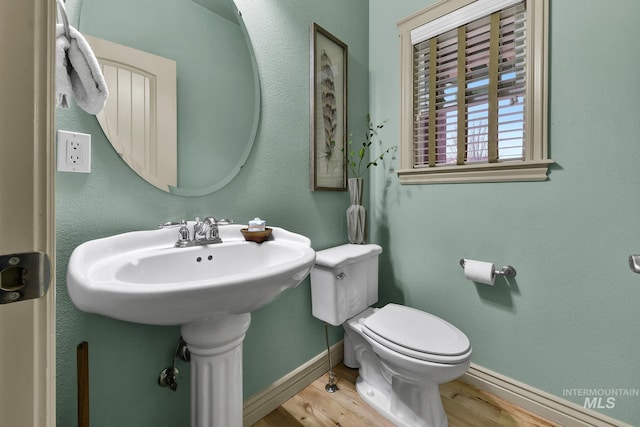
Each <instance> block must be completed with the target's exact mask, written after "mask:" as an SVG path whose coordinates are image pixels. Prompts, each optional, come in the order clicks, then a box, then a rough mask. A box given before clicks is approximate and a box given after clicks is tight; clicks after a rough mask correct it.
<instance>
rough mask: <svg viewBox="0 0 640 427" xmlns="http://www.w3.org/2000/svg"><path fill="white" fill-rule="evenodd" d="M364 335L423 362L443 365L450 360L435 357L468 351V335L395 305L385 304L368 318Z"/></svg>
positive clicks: (424, 315)
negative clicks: (441, 362) (428, 361)
mask: <svg viewBox="0 0 640 427" xmlns="http://www.w3.org/2000/svg"><path fill="white" fill-rule="evenodd" d="M363 332H364V333H365V334H366V335H367V336H368V337H369V338H371V339H374V340H376V341H378V342H379V343H380V344H383V345H387V346H388V347H392V348H393V350H395V351H398V352H400V353H403V354H406V355H407V356H411V357H416V358H419V359H423V360H433V361H443V362H444V360H443V359H445V360H448V359H449V358H448V357H444V358H442V357H437V356H460V355H464V354H466V353H468V352H469V351H470V348H471V344H470V342H469V339H468V338H467V336H466V335H465V334H464V333H462V331H460V330H459V329H458V328H456V327H455V326H453V325H452V324H450V323H449V322H447V321H445V320H442V319H440V318H439V317H437V316H434V315H432V314H429V313H425V312H424V311H421V310H417V309H415V308H411V307H405V306H402V305H397V304H387V305H386V306H384V307H383V308H381V309H380V310H378V311H376V312H375V313H374V314H372V315H371V316H369V317H367V318H366V319H365V320H364V322H363ZM380 338H381V339H380ZM389 343H390V344H391V345H388V344H389ZM432 356H436V357H432ZM453 359H455V358H453Z"/></svg>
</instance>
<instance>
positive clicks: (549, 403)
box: [459, 363, 632, 427]
mask: <svg viewBox="0 0 640 427" xmlns="http://www.w3.org/2000/svg"><path fill="white" fill-rule="evenodd" d="M459 380H460V381H463V382H465V383H467V384H471V385H474V386H476V387H477V388H479V389H481V390H485V391H487V392H489V393H491V394H493V395H494V396H497V397H499V398H501V399H504V400H506V401H508V402H510V403H513V404H514V405H516V406H519V407H521V408H523V409H526V410H527V411H530V412H532V413H534V414H536V415H539V416H541V417H543V418H546V419H548V420H549V421H553V422H555V423H558V424H560V425H563V426H572V427H574V426H575V427H582V426H584V427H590V426H597V427H632V426H631V425H629V424H625V423H623V422H621V421H618V420H615V419H613V418H611V417H608V416H606V415H603V414H600V413H598V412H595V411H592V410H591V409H587V408H583V407H582V406H580V405H577V404H575V403H573V402H569V401H568V400H565V399H562V398H560V397H558V396H554V395H552V394H549V393H546V392H544V391H542V390H538V389H536V388H533V387H531V386H529V385H527V384H524V383H521V382H519V381H516V380H514V379H512V378H509V377H506V376H504V375H500V374H498V373H497V372H493V371H491V370H489V369H487V368H483V367H482V366H478V365H476V364H475V363H472V364H471V367H470V368H469V370H468V371H467V372H466V373H465V374H464V375H463V376H462V377H460V378H459Z"/></svg>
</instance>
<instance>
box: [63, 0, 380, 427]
mask: <svg viewBox="0 0 640 427" xmlns="http://www.w3.org/2000/svg"><path fill="white" fill-rule="evenodd" d="M236 4H237V6H238V8H239V9H240V10H241V12H242V14H243V17H244V20H245V23H246V26H247V29H248V31H249V34H250V36H251V39H252V43H253V47H254V50H255V53H256V57H257V62H258V67H259V71H260V76H261V83H262V116H261V124H260V128H259V131H258V136H257V140H256V143H255V145H254V147H253V151H252V153H251V155H250V157H249V160H248V162H247V164H246V165H245V167H244V168H243V169H242V170H241V172H240V174H239V175H238V176H237V177H236V178H235V179H234V180H233V181H232V182H231V183H230V184H228V185H227V186H225V187H224V188H222V189H221V190H219V191H217V192H215V193H213V194H211V195H208V196H203V197H195V198H186V197H179V196H173V195H169V194H166V193H163V192H161V191H160V190H157V189H156V188H155V187H153V186H151V185H149V184H147V183H146V182H144V181H143V180H142V179H140V178H139V177H138V176H137V175H136V174H135V173H134V172H132V171H131V170H130V169H129V168H128V167H127V166H126V165H125V164H124V162H122V161H121V159H120V158H119V157H118V155H117V154H116V153H115V151H114V150H113V148H112V147H111V145H110V144H109V142H108V141H107V140H106V139H105V138H104V135H103V134H102V131H101V129H100V127H99V125H98V123H97V121H96V119H95V118H94V117H92V116H88V115H86V114H85V113H84V112H82V111H81V110H80V109H78V108H75V107H74V108H72V109H70V110H58V113H57V127H58V128H59V129H66V130H74V131H78V132H85V133H90V134H92V136H93V139H92V162H93V163H92V173H91V174H88V175H86V174H69V173H58V174H57V177H56V179H57V188H56V210H57V212H56V214H57V235H58V238H57V245H58V246H57V259H58V272H57V284H58V295H57V298H58V303H57V304H58V306H57V309H58V312H57V316H58V324H57V331H58V333H57V340H58V344H57V351H58V355H57V359H58V361H57V369H58V372H57V384H58V385H57V387H58V396H57V410H58V423H57V424H58V425H60V426H71V425H75V419H76V401H75V399H76V390H75V387H76V385H75V384H76V377H75V369H76V368H75V363H76V362H75V360H76V357H75V348H76V346H77V344H78V343H79V342H81V341H83V340H86V341H88V342H89V346H90V382H91V388H90V389H91V421H92V425H96V426H111V427H115V426H123V427H129V426H137V427H147V426H148V427H152V426H153V427H156V426H184V425H188V419H189V369H188V366H187V365H186V364H184V363H182V362H179V364H178V368H179V369H180V373H181V374H180V375H181V376H180V378H179V386H178V391H177V392H176V393H173V392H171V391H169V389H162V388H160V387H158V386H157V385H156V380H157V376H158V374H159V373H160V371H161V370H162V369H163V368H165V367H167V366H168V365H169V364H170V362H171V360H170V359H171V355H172V353H173V351H174V349H175V345H176V343H177V340H178V337H179V336H180V331H179V328H178V327H153V326H143V325H136V324H131V323H126V322H121V321H116V320H112V319H109V318H106V317H102V316H97V315H91V314H86V313H83V312H80V311H79V310H77V309H76V308H75V307H74V306H73V304H72V303H71V301H70V300H69V297H68V294H67V291H66V283H65V272H66V267H67V260H68V257H69V255H70V254H71V252H72V250H73V249H74V248H75V247H76V246H77V245H78V244H80V243H82V242H84V241H87V240H91V239H95V238H99V237H103V236H108V235H112V234H115V233H120V232H125V231H130V230H139V229H149V228H154V227H155V226H156V224H158V223H161V222H163V221H166V220H179V219H182V218H188V219H190V218H193V217H194V216H195V215H200V216H205V215H210V214H211V215H215V216H218V217H228V218H232V219H234V220H235V221H236V222H240V223H246V221H248V220H249V219H251V218H253V217H254V216H256V215H259V216H261V217H262V218H265V219H266V220H267V221H268V223H270V224H272V225H277V226H282V227H285V228H287V229H289V230H292V231H294V232H299V233H302V234H305V235H307V236H308V237H310V238H311V240H312V242H313V243H312V244H313V247H314V248H315V249H324V248H326V247H329V246H333V245H337V244H342V243H345V242H346V219H345V214H344V212H345V210H346V208H347V207H348V203H349V197H348V195H347V193H343V192H315V193H314V192H310V191H309V184H308V182H309V178H308V177H309V31H310V30H309V28H310V25H311V23H312V22H317V23H318V24H320V25H321V26H322V27H324V28H325V29H327V30H328V31H330V32H331V33H332V34H334V35H335V36H336V37H338V38H340V39H341V40H342V41H344V42H345V43H346V44H348V45H349V52H350V57H349V67H350V68H349V111H348V114H349V117H350V118H351V120H352V123H353V126H352V127H351V128H352V129H353V130H354V131H355V132H358V133H362V132H364V126H365V117H366V114H367V112H368V106H369V100H368V44H367V40H368V3H367V1H366V0H357V1H353V0H352V1H349V2H343V1H340V0H329V1H323V2H315V1H311V0H305V1H296V0H275V1H269V2H255V1H250V0H237V1H236ZM68 9H69V13H70V15H71V16H72V23H74V21H73V17H74V16H76V15H77V12H78V6H77V4H74V3H72V2H71V1H69V4H68ZM74 25H75V24H74ZM360 118H361V119H360ZM339 338H341V330H340V329H339V328H332V330H331V339H332V341H334V342H335V341H337V340H338V339H339ZM323 349H324V333H323V329H322V323H321V322H320V321H318V320H316V319H314V318H313V317H312V316H311V301H310V291H309V282H308V280H306V281H305V282H303V283H302V284H301V285H300V286H299V287H298V288H296V289H294V290H291V291H288V292H286V293H284V294H283V295H281V296H280V297H279V298H278V299H277V300H276V301H274V302H273V303H272V304H270V305H268V306H266V307H265V308H263V309H261V310H259V311H257V312H255V313H253V317H252V325H251V327H250V329H249V332H248V334H247V337H246V340H245V346H244V393H245V397H250V396H251V395H253V394H255V393H257V392H259V391H261V390H263V389H264V388H265V387H267V386H268V385H270V384H271V383H272V382H274V381H275V380H277V379H279V378H281V377H282V376H283V375H285V374H287V373H288V372H290V371H292V370H294V369H295V368H297V367H299V366H300V365H302V364H303V363H305V362H306V361H308V360H309V359H311V358H312V357H314V356H315V355H317V354H319V353H320V352H322V351H323Z"/></svg>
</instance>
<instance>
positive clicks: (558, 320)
mask: <svg viewBox="0 0 640 427" xmlns="http://www.w3.org/2000/svg"><path fill="white" fill-rule="evenodd" d="M431 3H434V2H433V1H422V0H399V1H396V2H388V1H385V0H371V1H370V22H369V30H370V31H369V34H370V40H369V46H370V50H369V58H370V67H369V68H370V85H371V92H370V103H371V113H372V115H373V116H375V117H381V118H389V119H390V122H389V125H388V126H387V127H386V128H385V133H384V135H385V136H384V138H385V141H384V142H385V143H386V144H387V145H393V144H396V143H397V138H398V135H399V133H400V132H399V127H398V123H399V121H400V116H399V107H400V93H399V87H400V74H399V66H398V64H399V61H400V54H399V38H398V29H397V25H396V24H397V21H399V20H400V19H402V18H404V17H406V16H409V15H411V14H413V13H414V12H417V11H418V10H420V9H422V8H424V7H426V6H427V5H429V4H431ZM550 4H551V5H550V12H551V15H550V54H549V60H550V61H549V62H550V70H549V77H550V85H549V95H550V96H549V98H550V113H549V149H550V153H551V158H552V159H553V160H555V162H556V164H555V165H554V166H553V167H552V168H551V172H550V174H549V178H550V179H549V181H547V182H542V183H502V184H444V185H423V186H417V185H413V186H410V185H407V186H400V185H399V184H398V181H397V178H396V177H395V176H394V175H388V174H386V173H385V172H384V171H383V170H380V169H378V170H377V171H376V172H377V173H376V176H375V179H374V180H371V190H372V193H373V196H372V206H371V211H373V213H374V215H375V219H374V220H373V224H374V230H373V231H374V235H373V240H376V241H378V242H380V243H381V244H382V246H383V247H384V248H385V249H386V252H385V254H384V259H383V262H382V264H381V268H382V277H381V292H382V294H381V295H382V297H383V299H385V300H393V301H400V302H404V303H405V304H407V305H410V306H414V307H418V308H421V309H424V310H427V311H430V312H432V313H434V314H436V315H438V316H441V317H443V318H444V319H446V320H448V321H450V322H452V323H453V324H455V325H457V326H458V327H459V328H460V329H462V330H463V331H464V332H465V333H466V334H467V335H468V336H469V338H470V340H471V343H472V345H473V348H474V354H473V357H472V361H473V362H475V363H477V364H479V365H481V366H485V367H487V368H489V369H492V370H494V371H497V372H499V373H501V374H504V375H507V376H509V377H511V378H514V379H516V380H519V381H522V382H524V383H526V384H529V385H531V386H534V387H537V388H540V389H542V390H544V391H546V392H549V393H552V394H554V395H556V396H560V397H565V398H566V399H568V400H571V401H573V402H575V403H577V404H578V405H581V406H582V405H584V404H585V397H584V396H569V395H568V393H565V392H564V390H565V389H575V388H579V389H588V390H595V391H596V392H598V391H599V390H601V391H602V392H605V393H607V392H610V391H612V390H617V389H623V390H631V391H633V390H636V391H637V390H638V389H639V388H640V367H639V365H638V363H637V359H638V357H637V355H638V353H639V352H640V322H638V303H639V302H640V276H638V275H636V274H633V273H632V272H631V271H630V270H629V268H628V266H627V256H628V255H629V254H630V253H636V252H638V251H639V250H640V228H638V226H637V224H638V213H639V212H640V197H639V196H638V190H637V189H638V186H639V185H640V168H639V167H638V163H639V160H640V144H639V143H638V142H639V137H638V135H640V121H639V120H638V117H639V116H640V107H639V103H638V99H640V84H638V79H639V74H638V70H639V69H640V48H639V47H638V44H637V41H636V40H635V37H633V34H635V32H636V28H637V17H638V16H640V3H639V2H637V1H635V0H620V1H616V2H615V4H614V3H607V2H604V1H600V0H588V1H582V0H551V1H550ZM463 257H465V258H472V259H480V260H486V261H491V262H495V263H496V264H500V265H502V264H505V265H506V264H511V265H513V266H515V268H516V269H517V277H516V280H515V281H513V282H511V285H509V284H508V283H507V282H505V281H503V280H498V281H497V283H496V286H495V287H488V286H484V285H478V286H476V285H474V284H473V283H472V282H469V281H467V280H465V279H464V277H463V273H462V270H461V269H460V266H459V265H458V260H459V259H460V258H463ZM600 406H601V407H600V408H599V409H597V410H598V411H600V412H602V413H604V414H606V415H609V416H612V417H615V418H618V419H620V420H623V421H626V422H629V423H631V424H633V425H638V424H640V409H639V408H640V397H638V396H626V397H625V396H619V397H616V398H615V401H614V405H613V407H611V405H609V407H606V406H607V405H606V404H605V401H602V405H600Z"/></svg>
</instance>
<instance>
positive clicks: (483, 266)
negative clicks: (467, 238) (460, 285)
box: [464, 259, 496, 286]
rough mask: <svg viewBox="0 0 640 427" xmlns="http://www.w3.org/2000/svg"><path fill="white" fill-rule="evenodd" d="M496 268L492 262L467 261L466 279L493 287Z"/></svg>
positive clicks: (465, 263) (465, 265) (465, 264)
mask: <svg viewBox="0 0 640 427" xmlns="http://www.w3.org/2000/svg"><path fill="white" fill-rule="evenodd" d="M494 271H495V266H494V265H493V264H492V263H490V262H484V261H476V260H473V259H467V260H465V262H464V277H465V278H467V279H469V280H473V281H474V282H478V283H484V284H487V285H491V286H493V284H494V282H495V280H496V276H495V274H494Z"/></svg>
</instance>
